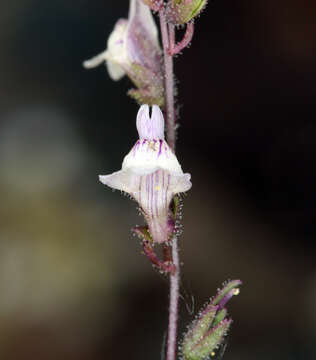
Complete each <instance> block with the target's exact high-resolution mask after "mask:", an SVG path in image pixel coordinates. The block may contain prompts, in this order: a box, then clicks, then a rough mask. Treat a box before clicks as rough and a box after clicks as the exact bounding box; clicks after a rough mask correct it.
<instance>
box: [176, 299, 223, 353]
mask: <svg viewBox="0 0 316 360" xmlns="http://www.w3.org/2000/svg"><path fill="white" fill-rule="evenodd" d="M217 309H218V307H217V306H213V305H212V304H209V305H208V306H207V307H206V308H205V309H204V310H203V311H202V313H201V314H200V316H199V317H198V318H197V319H196V320H195V321H194V322H193V324H192V326H191V328H190V329H189V331H188V332H187V334H186V335H185V338H184V341H183V352H184V353H187V354H188V353H190V351H191V350H192V348H193V347H194V346H195V345H196V344H197V343H198V342H199V341H200V340H201V339H202V338H203V336H204V335H205V334H206V333H207V332H208V331H209V328H210V324H211V323H212V321H213V320H214V318H215V315H216V312H217Z"/></svg>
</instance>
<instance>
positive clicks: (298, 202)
mask: <svg viewBox="0 0 316 360" xmlns="http://www.w3.org/2000/svg"><path fill="white" fill-rule="evenodd" d="M127 11H128V1H127V0H125V1H123V0H120V1H119V0H117V1H109V0H94V1H88V0H77V1H76V2H71V1H64V0H55V1H47V0H45V1H40V0H11V1H9V0H1V3H0V21H1V32H0V45H1V57H0V76H1V77H0V79H1V81H0V169H1V170H0V193H1V200H0V224H1V226H0V358H1V359H2V360H29V359H40V360H57V359H58V360H66V359H67V360H102V359H119V360H120V359H122V360H123V359H129V360H134V359H135V360H136V359H137V360H142V359H144V360H145V359H146V360H148V359H150V360H158V359H160V350H161V346H162V341H163V336H164V334H165V331H166V326H167V306H168V282H167V280H166V279H165V278H164V277H163V276H161V275H157V274H156V273H155V272H154V271H153V269H152V268H151V266H150V264H149V263H148V261H147V259H146V258H145V257H144V256H143V255H141V247H140V244H139V241H138V240H137V239H136V238H134V237H132V235H131V232H130V229H131V228H132V226H134V225H135V224H142V223H143V220H142V218H140V217H139V216H138V212H137V211H136V204H135V203H133V202H132V201H130V200H128V199H127V198H125V197H123V196H120V194H119V192H115V193H113V192H111V191H110V190H109V189H108V188H105V187H104V186H102V185H101V184H100V183H99V182H98V180H97V175H98V174H108V173H111V172H113V171H116V170H118V169H119V168H120V166H121V161H122V159H123V156H124V155H125V154H126V153H127V152H128V151H129V149H130V148H131V146H132V145H133V144H134V142H135V141H136V137H137V133H136V128H135V116H136V112H137V109H138V108H137V105H136V104H135V103H134V102H133V101H132V100H131V99H129V98H128V97H127V96H125V93H126V92H127V90H128V89H129V88H130V87H131V84H130V82H129V81H128V79H127V78H124V79H123V80H121V81H120V82H118V83H114V82H112V81H111V80H110V78H109V76H108V74H107V71H106V68H105V67H102V66H101V67H99V68H97V69H94V70H90V71H87V70H84V69H83V67H82V65H81V63H82V61H83V60H85V59H88V58H90V57H91V56H93V55H95V54H97V53H99V52H100V51H102V50H104V49H105V47H106V39H107V37H108V35H109V33H110V32H111V31H112V28H113V26H114V24H115V22H116V20H117V19H118V18H119V17H126V15H127ZM315 18H316V3H315V1H311V0H305V1H300V0H286V1H285V0H277V1H275V0H256V1H247V0H238V1H233V0H217V1H209V6H208V8H207V10H205V11H204V13H203V14H202V15H201V16H200V18H199V19H198V20H197V21H196V36H195V38H194V40H193V42H192V45H191V47H190V48H189V49H186V50H185V51H184V55H183V56H180V57H178V58H177V59H176V61H175V63H176V75H177V78H178V79H179V82H178V89H179V106H180V107H181V109H180V111H181V112H180V113H181V121H180V125H181V127H180V129H179V141H178V158H179V159H180V162H181V164H182V167H183V169H184V170H185V171H186V172H190V173H191V174H192V181H193V188H192V190H191V191H190V192H189V193H188V194H187V196H186V197H185V202H184V213H183V215H184V217H183V225H184V233H183V236H182V237H181V240H180V244H181V259H182V260H183V263H184V264H185V266H184V267H183V273H182V275H183V277H182V297H183V299H182V300H181V314H182V322H181V324H180V326H181V329H182V330H181V331H183V330H184V328H185V325H186V324H187V322H188V321H189V320H190V319H191V318H192V314H191V313H192V312H196V311H197V310H198V309H199V308H200V306H202V305H203V304H204V303H205V301H207V299H208V297H209V296H211V295H214V294H215V292H216V289H217V288H218V287H219V286H220V285H221V283H222V282H223V281H225V280H227V279H234V278H240V279H242V280H243V282H244V286H243V287H242V289H241V294H240V296H238V297H235V298H234V299H233V300H232V301H231V303H230V304H229V310H230V314H231V315H232V317H233V318H234V324H233V327H232V331H231V332H230V335H229V337H228V338H227V342H228V345H229V346H228V347H227V350H226V353H225V357H224V358H225V359H226V360H248V359H249V360H250V359H251V360H253V359H256V360H257V359H258V360H261V359H262V360H264V359H269V360H274V359H278V360H279V359H281V360H283V359H286V360H294V359H298V360H300V359H304V360H309V359H315V356H316V349H315V347H314V344H315V340H316V262H315V255H316V246H315V241H314V239H315V236H316V213H315V211H316V191H315V182H316V172H315V160H316V144H315V139H316V123H315V115H316V108H315V96H316V66H315V63H316V41H315V40H316V22H315Z"/></svg>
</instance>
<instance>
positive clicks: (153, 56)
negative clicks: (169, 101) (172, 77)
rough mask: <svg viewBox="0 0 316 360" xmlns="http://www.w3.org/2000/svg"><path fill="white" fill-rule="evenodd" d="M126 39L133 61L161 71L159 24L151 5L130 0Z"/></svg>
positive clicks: (128, 51) (129, 54) (138, 0)
mask: <svg viewBox="0 0 316 360" xmlns="http://www.w3.org/2000/svg"><path fill="white" fill-rule="evenodd" d="M126 41H127V45H126V46H127V53H128V56H129V58H130V60H131V62H133V63H137V64H141V65H143V66H145V67H147V68H149V69H151V70H153V71H155V72H159V71H160V69H161V50H160V46H159V42H158V30H157V26H156V23H155V21H154V18H153V16H152V13H151V11H150V9H149V7H148V6H147V5H145V4H144V3H143V2H142V1H140V0H130V8H129V15H128V29H127V39H126Z"/></svg>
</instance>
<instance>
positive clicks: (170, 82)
mask: <svg viewBox="0 0 316 360" xmlns="http://www.w3.org/2000/svg"><path fill="white" fill-rule="evenodd" d="M159 17H160V28H161V37H162V44H163V52H164V65H165V66H164V70H165V72H164V76H165V101H166V118H167V131H166V133H167V142H168V144H169V146H170V147H171V149H172V150H173V151H175V145H176V128H175V108H174V104H175V99H174V96H175V95H174V74H173V58H172V55H171V54H170V53H169V49H170V48H173V47H174V42H175V30H174V26H173V25H170V24H169V26H168V24H167V21H166V15H165V9H164V7H162V8H161V9H160V10H159ZM171 253H172V262H173V265H174V269H175V270H174V271H173V272H170V294H169V325H168V341H167V356H166V360H175V359H176V349H177V326H178V303H179V282H180V264H179V253H178V240H177V237H176V236H174V237H173V239H172V244H171Z"/></svg>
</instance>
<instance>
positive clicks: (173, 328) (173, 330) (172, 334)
mask: <svg viewBox="0 0 316 360" xmlns="http://www.w3.org/2000/svg"><path fill="white" fill-rule="evenodd" d="M172 259H173V265H174V267H175V272H174V273H173V274H171V273H170V299H169V326H168V343H167V357H166V360H175V359H176V349H177V326H178V304H179V283H180V263H179V252H178V239H177V237H176V236H174V237H173V239H172Z"/></svg>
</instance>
